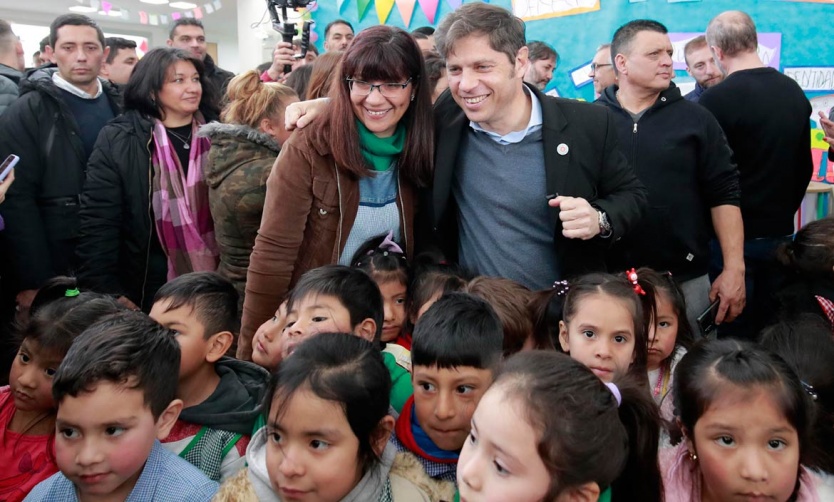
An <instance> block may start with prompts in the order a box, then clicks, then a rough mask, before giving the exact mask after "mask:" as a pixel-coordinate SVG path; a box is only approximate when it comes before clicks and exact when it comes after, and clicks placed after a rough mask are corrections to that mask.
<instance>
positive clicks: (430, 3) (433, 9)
mask: <svg viewBox="0 0 834 502" xmlns="http://www.w3.org/2000/svg"><path fill="white" fill-rule="evenodd" d="M418 1H419V2H420V8H421V9H423V14H425V15H426V18H427V19H428V20H429V24H434V18H435V16H437V4H438V3H440V0H418Z"/></svg>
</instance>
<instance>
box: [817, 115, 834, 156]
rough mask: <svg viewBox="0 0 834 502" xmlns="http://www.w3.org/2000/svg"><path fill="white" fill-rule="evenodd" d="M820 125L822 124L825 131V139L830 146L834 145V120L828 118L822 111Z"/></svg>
mask: <svg viewBox="0 0 834 502" xmlns="http://www.w3.org/2000/svg"><path fill="white" fill-rule="evenodd" d="M820 125H821V126H822V130H823V132H825V138H823V140H824V141H825V142H826V143H828V146H831V147H834V122H832V121H830V120H828V117H826V116H825V113H823V112H820Z"/></svg>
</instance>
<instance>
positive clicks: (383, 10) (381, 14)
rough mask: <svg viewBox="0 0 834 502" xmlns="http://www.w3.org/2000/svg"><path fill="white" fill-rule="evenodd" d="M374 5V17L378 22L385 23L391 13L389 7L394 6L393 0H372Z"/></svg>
mask: <svg viewBox="0 0 834 502" xmlns="http://www.w3.org/2000/svg"><path fill="white" fill-rule="evenodd" d="M374 5H375V7H376V17H377V19H379V24H385V22H386V21H388V16H390V15H391V9H393V8H394V0H376V1H375V2H374Z"/></svg>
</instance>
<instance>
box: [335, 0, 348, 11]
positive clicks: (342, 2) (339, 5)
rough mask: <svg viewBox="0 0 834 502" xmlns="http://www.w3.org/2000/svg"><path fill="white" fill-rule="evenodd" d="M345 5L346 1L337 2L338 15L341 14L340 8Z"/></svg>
mask: <svg viewBox="0 0 834 502" xmlns="http://www.w3.org/2000/svg"><path fill="white" fill-rule="evenodd" d="M346 3H347V0H337V2H336V10H337V11H338V12H339V14H341V13H342V7H344V6H345V4H346Z"/></svg>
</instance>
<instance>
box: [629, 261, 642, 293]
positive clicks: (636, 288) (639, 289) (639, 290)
mask: <svg viewBox="0 0 834 502" xmlns="http://www.w3.org/2000/svg"><path fill="white" fill-rule="evenodd" d="M626 279H628V281H629V282H630V283H631V284H632V288H633V289H634V292H635V293H637V294H638V295H642V296H646V291H644V290H643V288H642V287H641V286H640V283H638V282H637V271H636V270H634V268H633V267H632V269H631V270H628V271H626Z"/></svg>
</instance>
